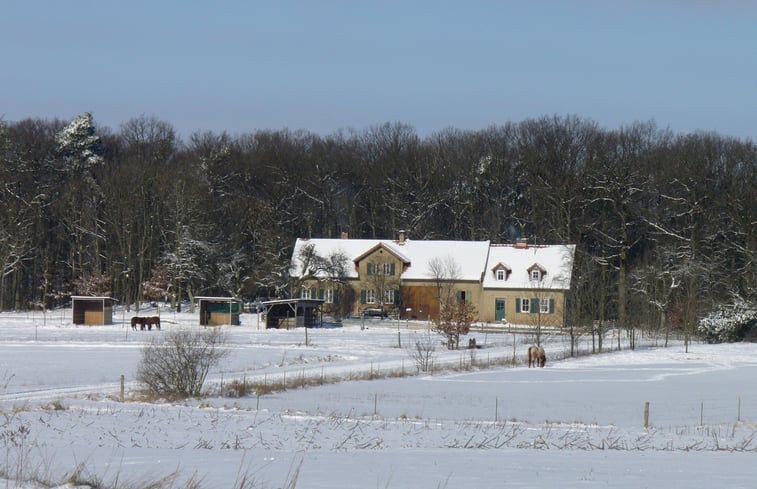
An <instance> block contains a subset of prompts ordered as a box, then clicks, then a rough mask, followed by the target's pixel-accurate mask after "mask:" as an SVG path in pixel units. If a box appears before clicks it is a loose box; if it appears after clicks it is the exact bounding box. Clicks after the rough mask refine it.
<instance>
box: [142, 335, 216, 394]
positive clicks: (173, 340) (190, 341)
mask: <svg viewBox="0 0 757 489" xmlns="http://www.w3.org/2000/svg"><path fill="white" fill-rule="evenodd" d="M224 342H225V338H224V336H223V334H222V333H221V332H220V331H219V330H217V329H210V330H208V331H172V332H170V333H168V334H166V335H165V336H163V337H162V338H156V339H154V340H153V341H152V342H151V343H150V344H148V345H147V346H145V347H144V348H143V349H142V360H141V361H140V363H139V366H138V369H137V380H138V381H140V382H142V383H143V384H144V385H145V386H147V389H148V390H149V391H150V392H151V393H153V394H156V395H164V396H180V397H193V396H199V395H200V392H201V390H202V386H203V384H204V383H205V377H206V376H207V375H208V371H209V370H210V369H211V368H212V367H214V366H216V365H218V364H219V363H220V361H221V360H222V359H223V358H224V357H225V356H226V355H227V354H228V351H227V350H225V349H223V348H222V346H223V344H224Z"/></svg>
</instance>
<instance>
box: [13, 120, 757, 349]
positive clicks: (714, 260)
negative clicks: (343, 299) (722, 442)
mask: <svg viewBox="0 0 757 489" xmlns="http://www.w3.org/2000/svg"><path fill="white" fill-rule="evenodd" d="M0 159H1V162H2V163H1V164H0V206H2V212H1V213H0V219H1V220H2V221H1V223H0V266H1V267H2V277H1V278H2V280H1V282H0V307H1V308H2V309H3V310H9V309H28V308H40V307H43V306H44V307H56V306H59V305H62V304H65V303H66V301H67V300H68V297H69V296H70V295H72V294H91V293H94V294H107V295H112V296H113V297H115V298H117V299H118V300H119V301H122V302H123V303H126V304H133V303H135V302H137V301H139V300H157V299H166V298H174V299H175V298H181V299H184V300H186V299H187V298H191V297H193V296H194V295H197V294H203V295H207V294H223V295H234V296H240V297H255V296H278V295H285V294H286V293H287V291H288V288H287V285H288V277H287V268H288V264H289V259H290V257H291V250H292V247H293V245H294V241H295V238H296V237H298V236H299V237H338V236H340V234H341V233H342V232H346V233H349V235H350V237H356V238H391V237H395V236H396V233H397V231H398V230H399V229H404V230H407V232H408V233H409V237H410V238H411V239H456V240H492V241H493V242H513V241H515V240H516V239H518V238H520V237H527V238H528V239H529V240H530V242H532V243H575V244H577V252H576V264H575V269H574V283H573V285H574V287H573V290H572V292H571V297H570V307H569V313H568V318H567V320H568V323H569V324H570V325H571V326H572V327H576V328H588V327H593V328H595V329H601V328H603V327H606V325H615V326H619V327H621V328H625V329H627V330H628V331H629V334H631V335H632V337H633V335H634V334H636V332H635V328H639V327H640V328H642V330H643V328H648V329H652V330H658V331H665V332H668V331H671V330H676V329H677V330H679V332H680V331H683V332H684V333H686V332H688V331H693V325H694V324H695V322H696V320H697V318H698V317H701V316H702V315H703V314H705V313H707V312H708V311H710V310H712V309H713V308H715V307H717V306H719V305H722V304H728V303H733V302H735V301H746V302H751V303H754V302H755V300H757V297H756V296H757V293H756V292H755V271H756V270H757V267H756V266H755V250H756V248H757V242H756V239H755V238H756V235H755V229H757V226H756V225H755V220H756V219H755V188H757V177H756V176H755V172H756V171H757V146H755V144H754V143H753V142H752V141H749V140H747V141H743V140H739V139H734V138H730V137H726V136H722V135H719V134H715V133H693V134H674V133H672V132H671V131H669V130H666V129H660V128H658V127H656V125H655V124H654V123H634V124H630V125H628V126H624V127H621V128H619V129H605V128H602V127H600V126H598V125H597V124H596V123H594V122H593V121H590V120H585V119H581V118H579V117H574V116H568V117H544V118H539V119H532V120H526V121H523V122H520V123H508V124H505V125H502V126H492V127H489V128H487V129H483V130H478V131H462V130H457V129H447V130H444V131H441V132H438V133H435V134H433V135H430V136H428V137H420V136H419V135H418V134H417V133H416V131H415V130H414V129H413V127H411V126H409V125H406V124H402V123H386V124H383V125H377V126H373V127H370V128H368V129H365V130H361V131H344V132H339V133H336V134H331V135H327V136H324V135H317V134H314V133H310V132H306V131H290V130H286V129H283V130H260V131H256V132H253V133H249V134H242V135H238V136H231V135H228V134H226V133H221V134H217V133H211V132H207V133H196V134H193V135H191V136H190V137H189V138H188V140H186V141H182V140H181V139H180V138H179V137H177V134H176V132H175V130H174V129H173V127H172V126H171V125H170V124H169V123H167V122H164V121H161V120H158V119H156V118H154V117H147V116H141V117H137V118H134V119H131V120H129V121H127V122H124V123H123V124H122V125H121V126H120V127H119V128H118V129H117V130H114V129H110V128H105V127H99V126H98V125H97V123H96V121H94V120H93V118H92V116H91V115H90V114H83V115H82V116H80V117H77V118H76V119H74V120H73V121H60V120H39V119H27V120H21V121H16V122H8V121H5V122H3V121H0ZM600 338H601V336H600Z"/></svg>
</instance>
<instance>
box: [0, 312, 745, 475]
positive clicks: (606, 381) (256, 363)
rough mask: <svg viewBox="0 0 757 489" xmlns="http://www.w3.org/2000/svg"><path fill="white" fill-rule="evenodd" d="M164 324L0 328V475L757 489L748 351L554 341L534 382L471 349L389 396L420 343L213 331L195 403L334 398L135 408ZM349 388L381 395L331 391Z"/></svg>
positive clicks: (324, 332)
mask: <svg viewBox="0 0 757 489" xmlns="http://www.w3.org/2000/svg"><path fill="white" fill-rule="evenodd" d="M161 316H162V322H163V330H162V331H151V332H141V331H136V332H135V331H132V330H131V329H130V328H129V327H127V326H126V325H125V324H124V323H122V321H124V320H126V321H128V319H129V317H130V315H129V314H128V313H125V314H122V313H121V312H120V311H119V312H117V313H116V314H115V318H114V319H115V321H116V324H114V325H111V326H97V327H89V326H74V325H72V324H71V321H70V310H69V311H57V312H49V313H47V314H46V315H44V316H43V315H42V314H41V313H39V312H37V313H34V314H32V313H3V314H0V470H5V471H6V472H8V473H9V475H10V476H11V477H9V478H10V479H11V480H13V481H15V480H16V479H17V478H21V477H18V475H19V474H17V471H18V470H19V469H23V470H24V471H26V472H27V473H28V475H33V474H36V475H43V476H45V477H46V478H48V479H53V480H62V479H63V477H64V476H65V475H66V474H70V473H71V472H72V471H73V470H74V469H75V468H76V467H77V466H81V467H84V473H85V478H86V477H89V478H90V479H92V480H100V481H103V482H105V483H106V484H107V483H109V482H111V483H112V482H114V481H121V483H123V482H124V481H129V483H130V484H132V485H131V486H130V487H134V484H137V483H138V482H139V481H154V480H156V479H158V478H160V477H162V476H165V475H168V474H173V473H178V474H179V476H178V478H177V479H176V480H175V481H174V487H182V481H185V480H186V479H188V478H191V477H193V476H194V477H195V478H196V479H201V480H202V486H203V487H206V488H219V489H220V488H229V487H234V486H235V482H238V481H239V480H240V478H241V477H243V476H246V477H247V478H248V479H250V478H251V479H253V480H254V481H255V482H254V487H256V488H276V487H283V486H285V485H286V482H287V480H288V479H289V480H291V479H296V486H295V487H297V488H300V489H302V488H318V489H320V488H329V489H334V488H419V489H422V488H444V487H446V488H453V487H454V488H459V487H464V488H490V487H491V488H494V487H497V488H501V487H513V488H515V487H613V488H641V487H663V486H664V487H686V488H700V487H701V488H711V487H716V486H717V487H728V488H736V487H744V488H753V487H756V486H757V480H755V470H754V461H755V455H756V452H757V440H755V434H756V433H757V345H755V344H730V345H705V344H692V345H689V352H686V351H685V350H684V347H683V345H679V344H675V345H674V346H672V347H670V348H661V347H658V346H655V343H654V342H650V341H647V342H645V346H644V347H642V348H638V349H637V350H635V351H628V350H622V351H614V352H609V353H605V354H602V355H592V356H579V357H578V358H565V359H562V358H564V357H566V352H567V350H568V344H567V341H566V340H565V339H564V338H563V337H561V336H560V335H557V334H550V335H546V336H545V338H544V341H545V346H546V350H547V355H548V362H547V366H546V368H544V369H528V368H527V367H526V366H525V365H524V364H523V357H524V355H525V349H526V347H527V346H528V344H530V342H531V341H532V340H533V339H532V338H529V337H527V336H523V335H513V334H510V333H484V332H475V333H472V334H471V336H472V337H475V338H476V342H477V344H478V345H479V346H482V348H480V349H477V350H466V351H457V352H447V351H444V350H441V349H439V350H437V351H436V353H435V357H436V358H435V364H436V365H437V371H436V372H434V373H433V375H427V374H423V375H411V376H404V377H402V376H400V377H385V374H386V373H387V372H390V371H391V372H393V373H394V374H395V375H396V374H397V373H401V372H408V373H409V372H414V371H415V365H414V362H413V359H412V357H411V355H410V353H409V352H408V348H409V347H412V346H413V345H414V343H415V341H416V340H418V339H419V338H421V337H422V336H423V335H424V334H426V328H427V325H426V324H423V323H416V324H413V323H410V324H408V323H405V322H401V323H397V322H392V321H387V320H384V321H381V320H372V321H367V322H366V323H365V324H361V323H360V322H353V323H350V322H346V323H344V325H342V326H341V327H325V328H322V329H310V330H308V332H307V334H308V337H307V343H306V338H305V331H304V329H301V328H300V329H294V330H290V331H278V330H270V331H266V330H261V329H259V323H258V318H257V316H254V315H243V319H242V326H238V327H222V329H223V331H224V332H225V335H226V338H227V348H229V350H230V354H229V356H228V357H227V358H226V359H225V360H224V362H223V363H222V364H221V365H220V366H219V368H218V369H217V370H215V371H213V372H212V374H211V376H210V378H209V381H208V383H207V388H208V390H209V391H211V392H225V391H227V390H228V389H225V388H224V386H228V385H229V383H230V382H232V381H240V380H242V379H244V380H245V381H246V382H247V381H249V382H260V381H261V380H263V381H265V382H271V383H273V382H276V381H282V380H284V379H290V380H291V379H293V378H308V379H324V380H327V381H328V382H326V383H325V384H324V385H322V386H313V387H306V388H298V389H291V390H287V391H283V392H277V393H273V394H266V395H261V396H256V395H251V396H246V397H232V396H229V395H225V396H222V395H214V396H212V397H210V398H204V399H197V400H189V401H185V402H181V403H167V402H161V403H147V402H140V401H137V400H136V399H138V396H137V395H136V393H137V389H138V387H139V386H138V385H137V384H136V382H135V373H136V370H137V364H138V362H139V360H140V356H141V348H142V347H143V346H144V345H145V344H146V342H147V341H149V340H150V339H152V338H156V337H159V336H160V335H164V334H166V332H167V331H171V330H173V329H180V328H199V326H198V324H197V318H196V317H195V316H193V315H190V314H189V313H180V314H176V313H173V312H168V313H166V312H163V313H162V314H161ZM400 342H401V343H402V348H400V347H399V344H398V343H400ZM464 342H465V344H467V338H466V339H465V340H464ZM608 343H609V344H612V345H614V344H615V340H614V339H612V338H608ZM440 346H441V345H440ZM589 346H590V343H589V342H588V340H587V339H584V340H582V342H581V347H582V348H583V349H586V348H588V347H589ZM513 355H515V360H516V362H515V365H506V366H498V364H502V363H508V362H512V360H513ZM471 362H473V363H475V364H476V365H478V366H479V367H485V366H488V367H489V368H473V369H471V368H469V366H470V364H471ZM445 365H446V366H447V367H448V368H447V369H445V368H443V366H445ZM358 374H360V375H362V377H365V376H366V374H370V375H369V376H375V377H380V378H378V379H376V380H357V381H344V382H333V381H334V380H335V379H338V378H347V377H350V376H353V377H355V376H357V375H358ZM121 375H123V376H124V379H125V389H126V393H125V402H120V399H119V397H120V377H121ZM647 403H648V408H649V416H648V421H649V427H648V428H645V427H644V410H645V407H646V406H647ZM19 458H23V459H24V460H23V461H22V463H18V459H19ZM22 475H23V474H22ZM2 487H15V482H10V481H7V482H6V481H5V480H3V479H0V488H2ZM21 487H35V486H33V485H27V486H21ZM119 487H120V486H119Z"/></svg>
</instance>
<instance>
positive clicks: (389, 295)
mask: <svg viewBox="0 0 757 489" xmlns="http://www.w3.org/2000/svg"><path fill="white" fill-rule="evenodd" d="M384 304H394V291H393V290H385V291H384Z"/></svg>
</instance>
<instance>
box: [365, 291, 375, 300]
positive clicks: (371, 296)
mask: <svg viewBox="0 0 757 489" xmlns="http://www.w3.org/2000/svg"><path fill="white" fill-rule="evenodd" d="M365 303H366V304H375V303H376V292H375V291H374V290H373V289H368V290H366V291H365Z"/></svg>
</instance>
